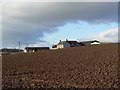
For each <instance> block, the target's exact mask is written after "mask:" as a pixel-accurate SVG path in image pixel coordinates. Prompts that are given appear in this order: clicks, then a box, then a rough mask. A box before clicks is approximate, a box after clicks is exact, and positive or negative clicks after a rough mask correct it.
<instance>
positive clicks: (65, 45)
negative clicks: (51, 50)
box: [57, 42, 70, 49]
mask: <svg viewBox="0 0 120 90" xmlns="http://www.w3.org/2000/svg"><path fill="white" fill-rule="evenodd" d="M68 47H70V44H69V43H68V42H65V43H62V44H59V45H57V49H61V48H68Z"/></svg>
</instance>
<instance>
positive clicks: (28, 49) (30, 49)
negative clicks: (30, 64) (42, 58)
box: [24, 47, 50, 53]
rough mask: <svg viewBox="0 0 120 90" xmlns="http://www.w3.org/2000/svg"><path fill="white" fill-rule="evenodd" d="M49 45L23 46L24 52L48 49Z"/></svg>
mask: <svg viewBox="0 0 120 90" xmlns="http://www.w3.org/2000/svg"><path fill="white" fill-rule="evenodd" d="M49 49H50V48H49V47H25V49H24V52H25V53H26V52H36V51H42V50H49Z"/></svg>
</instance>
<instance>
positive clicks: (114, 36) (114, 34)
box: [93, 28, 120, 42]
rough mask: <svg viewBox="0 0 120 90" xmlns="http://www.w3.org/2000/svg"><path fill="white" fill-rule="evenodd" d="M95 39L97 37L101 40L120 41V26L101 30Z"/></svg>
mask: <svg viewBox="0 0 120 90" xmlns="http://www.w3.org/2000/svg"><path fill="white" fill-rule="evenodd" d="M119 35H120V33H119ZM93 39H97V40H99V41H101V42H118V28H115V29H110V30H106V31H104V32H101V33H100V34H98V35H97V36H95V37H94V38H93Z"/></svg>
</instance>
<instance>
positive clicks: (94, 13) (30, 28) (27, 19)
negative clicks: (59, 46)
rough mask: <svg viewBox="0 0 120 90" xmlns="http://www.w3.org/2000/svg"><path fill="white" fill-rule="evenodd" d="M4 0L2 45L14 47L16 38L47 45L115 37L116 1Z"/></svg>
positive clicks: (25, 42) (105, 39)
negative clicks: (39, 0) (30, 0)
mask: <svg viewBox="0 0 120 90" xmlns="http://www.w3.org/2000/svg"><path fill="white" fill-rule="evenodd" d="M8 1H9V0H6V2H5V1H3V2H4V3H3V4H2V19H1V18H0V20H2V26H0V27H2V30H1V31H2V47H18V42H21V47H24V46H26V44H29V46H49V47H51V45H52V44H56V43H58V41H59V40H65V39H68V40H78V41H84V40H95V39H97V40H99V41H102V42H117V41H118V3H117V2H14V0H13V2H8ZM66 1H67V0H66ZM93 1H94V0H93ZM97 1H98V0H97ZM104 1H105V0H104ZM106 1H111V0H106ZM116 1H118V0H116Z"/></svg>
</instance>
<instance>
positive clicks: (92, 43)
mask: <svg viewBox="0 0 120 90" xmlns="http://www.w3.org/2000/svg"><path fill="white" fill-rule="evenodd" d="M80 43H82V44H83V45H84V46H90V45H98V44H100V42H99V41H97V40H93V41H83V42H80Z"/></svg>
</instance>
